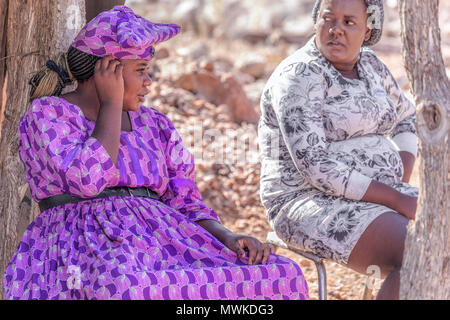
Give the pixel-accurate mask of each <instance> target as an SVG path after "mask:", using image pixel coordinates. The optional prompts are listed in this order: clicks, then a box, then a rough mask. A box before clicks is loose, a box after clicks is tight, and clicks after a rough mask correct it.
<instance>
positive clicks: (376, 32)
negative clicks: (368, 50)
mask: <svg viewBox="0 0 450 320" xmlns="http://www.w3.org/2000/svg"><path fill="white" fill-rule="evenodd" d="M364 3H365V4H366V7H367V8H369V7H371V6H375V8H376V9H377V10H376V12H372V13H370V14H369V16H372V15H374V14H377V13H378V14H379V15H380V16H379V17H376V18H378V19H379V21H373V22H379V28H373V29H372V33H371V35H370V39H369V40H367V41H364V42H363V46H366V47H368V46H373V45H374V44H376V43H377V42H378V41H380V39H381V35H382V33H383V21H384V8H383V0H364ZM321 4H322V0H316V3H315V4H314V8H313V11H312V18H313V21H314V24H316V22H317V17H318V15H319V9H320V5H321Z"/></svg>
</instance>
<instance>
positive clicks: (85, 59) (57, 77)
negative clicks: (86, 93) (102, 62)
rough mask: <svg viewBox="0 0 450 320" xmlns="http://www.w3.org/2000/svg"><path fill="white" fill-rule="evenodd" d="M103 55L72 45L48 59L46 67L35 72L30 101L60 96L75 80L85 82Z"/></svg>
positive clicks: (32, 79)
mask: <svg viewBox="0 0 450 320" xmlns="http://www.w3.org/2000/svg"><path fill="white" fill-rule="evenodd" d="M99 59H101V57H97V56H94V55H92V54H88V53H85V52H83V51H80V50H78V49H75V48H74V47H72V46H71V47H70V48H69V50H68V51H67V52H66V53H61V54H59V55H58V56H57V57H56V58H54V60H48V61H47V62H46V64H45V66H44V67H42V68H41V69H40V70H39V71H37V72H36V73H34V74H33V76H32V78H31V79H30V81H29V84H30V85H31V91H30V101H31V100H33V99H38V98H41V97H45V96H59V95H60V94H61V92H62V90H63V89H64V87H66V86H67V85H69V84H72V83H73V82H74V81H75V80H76V81H79V82H83V81H85V80H87V79H89V78H90V77H92V76H93V75H94V69H95V63H96V62H97V60H99Z"/></svg>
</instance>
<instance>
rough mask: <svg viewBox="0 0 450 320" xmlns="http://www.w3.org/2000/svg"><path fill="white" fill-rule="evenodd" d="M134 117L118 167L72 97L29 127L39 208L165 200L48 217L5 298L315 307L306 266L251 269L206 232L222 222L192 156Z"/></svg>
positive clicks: (29, 242)
mask: <svg viewBox="0 0 450 320" xmlns="http://www.w3.org/2000/svg"><path fill="white" fill-rule="evenodd" d="M129 114H130V118H131V123H132V129H133V130H132V131H131V132H127V131H122V132H121V135H120V148H119V156H118V162H117V165H114V163H113V162H112V160H111V158H110V157H109V155H108V153H107V151H106V150H105V149H104V147H103V146H102V145H101V144H100V142H99V141H98V140H97V139H96V138H94V137H91V133H92V131H93V129H94V126H95V123H94V122H92V121H90V120H88V119H87V118H85V117H84V115H83V113H82V111H81V109H80V108H79V107H78V106H76V105H73V104H70V103H69V102H67V101H66V100H64V99H62V98H58V97H44V98H41V99H36V100H34V101H33V103H32V105H31V107H30V109H29V110H28V112H27V113H26V114H25V115H24V116H23V117H22V118H21V120H20V125H19V134H20V145H19V151H20V158H21V160H22V162H23V163H24V164H25V168H26V178H27V181H28V183H29V185H30V189H31V193H32V196H33V198H34V199H36V200H37V201H39V200H40V199H43V198H46V197H49V196H51V195H56V194H61V193H68V194H71V195H74V196H78V197H84V198H87V197H93V196H96V195H97V194H99V193H100V192H102V191H103V189H105V188H106V187H114V186H130V187H140V186H147V187H149V188H151V189H152V190H154V191H155V192H156V193H158V194H159V195H160V196H161V200H162V201H157V200H154V199H151V198H144V197H132V196H115V197H108V198H102V199H95V200H88V201H83V202H79V203H69V204H65V205H61V206H57V207H54V208H51V209H48V210H46V211H44V212H42V213H41V214H40V215H39V216H38V217H37V218H36V219H35V220H34V221H33V222H32V223H31V224H30V225H29V226H28V228H27V230H26V232H25V233H24V235H23V237H22V240H21V242H20V244H19V246H18V248H17V250H16V252H15V254H14V255H13V257H12V259H11V261H10V263H9V265H8V267H7V269H6V273H5V276H4V290H5V297H6V299H307V298H308V287H307V284H306V281H305V279H304V276H303V274H302V272H301V270H300V267H299V266H298V265H297V264H296V263H295V262H293V261H292V260H289V259H287V258H284V257H281V256H278V255H275V254H272V255H271V257H270V259H269V262H268V264H267V265H247V264H246V262H247V258H244V259H243V260H240V259H239V258H238V257H237V255H236V254H235V253H234V252H233V251H231V250H229V249H228V248H226V247H225V246H224V245H223V244H222V243H221V242H219V241H218V240H217V239H216V238H214V237H213V236H212V235H211V234H210V233H209V232H207V231H206V230H205V229H203V228H202V227H200V226H199V225H198V224H196V223H195V221H197V220H200V219H214V220H217V221H220V220H219V218H218V216H217V214H216V213H215V212H214V211H213V210H211V209H210V208H208V207H206V206H205V204H204V203H203V202H202V199H201V195H200V192H199V190H198V188H197V187H196V185H195V183H194V161H193V157H192V155H191V154H190V153H189V152H188V151H187V149H186V148H185V147H184V146H183V143H182V141H181V138H180V137H179V135H178V134H177V132H176V130H175V128H174V127H173V124H172V122H171V121H170V120H169V119H168V118H167V117H166V116H164V115H163V114H161V113H160V112H158V111H156V110H155V109H152V108H147V107H144V106H142V107H141V108H140V109H139V111H136V112H129Z"/></svg>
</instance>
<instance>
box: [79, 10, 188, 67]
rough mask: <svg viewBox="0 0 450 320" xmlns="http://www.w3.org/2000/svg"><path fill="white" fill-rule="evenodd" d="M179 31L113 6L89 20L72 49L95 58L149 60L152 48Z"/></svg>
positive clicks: (176, 28) (152, 53)
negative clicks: (109, 57)
mask: <svg viewBox="0 0 450 320" xmlns="http://www.w3.org/2000/svg"><path fill="white" fill-rule="evenodd" d="M179 32H180V27H179V26H178V25H176V24H158V23H153V22H150V21H148V20H146V19H144V18H142V17H141V16H139V15H137V14H135V13H134V12H133V10H131V9H130V8H128V7H126V6H115V7H114V8H113V9H111V10H109V11H104V12H102V13H100V14H99V15H98V16H96V17H95V18H94V19H92V20H91V21H89V22H88V23H87V24H86V25H85V26H84V27H83V29H81V31H80V32H79V33H78V35H77V36H76V38H75V40H74V41H73V43H72V47H74V48H76V49H78V50H80V51H83V52H85V53H89V54H92V55H95V56H98V57H105V56H113V57H115V58H116V59H145V60H151V59H152V58H153V56H154V55H155V49H154V47H153V45H155V44H157V43H159V42H163V41H166V40H169V39H170V38H172V37H173V36H175V35H177V34H178V33H179Z"/></svg>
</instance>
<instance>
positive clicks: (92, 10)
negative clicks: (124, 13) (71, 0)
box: [86, 0, 125, 21]
mask: <svg viewBox="0 0 450 320" xmlns="http://www.w3.org/2000/svg"><path fill="white" fill-rule="evenodd" d="M123 4H125V0H96V1H92V0H86V21H91V20H92V19H93V18H95V17H96V16H97V15H98V14H99V13H100V12H102V11H106V10H109V9H112V8H114V7H115V6H120V5H123Z"/></svg>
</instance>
